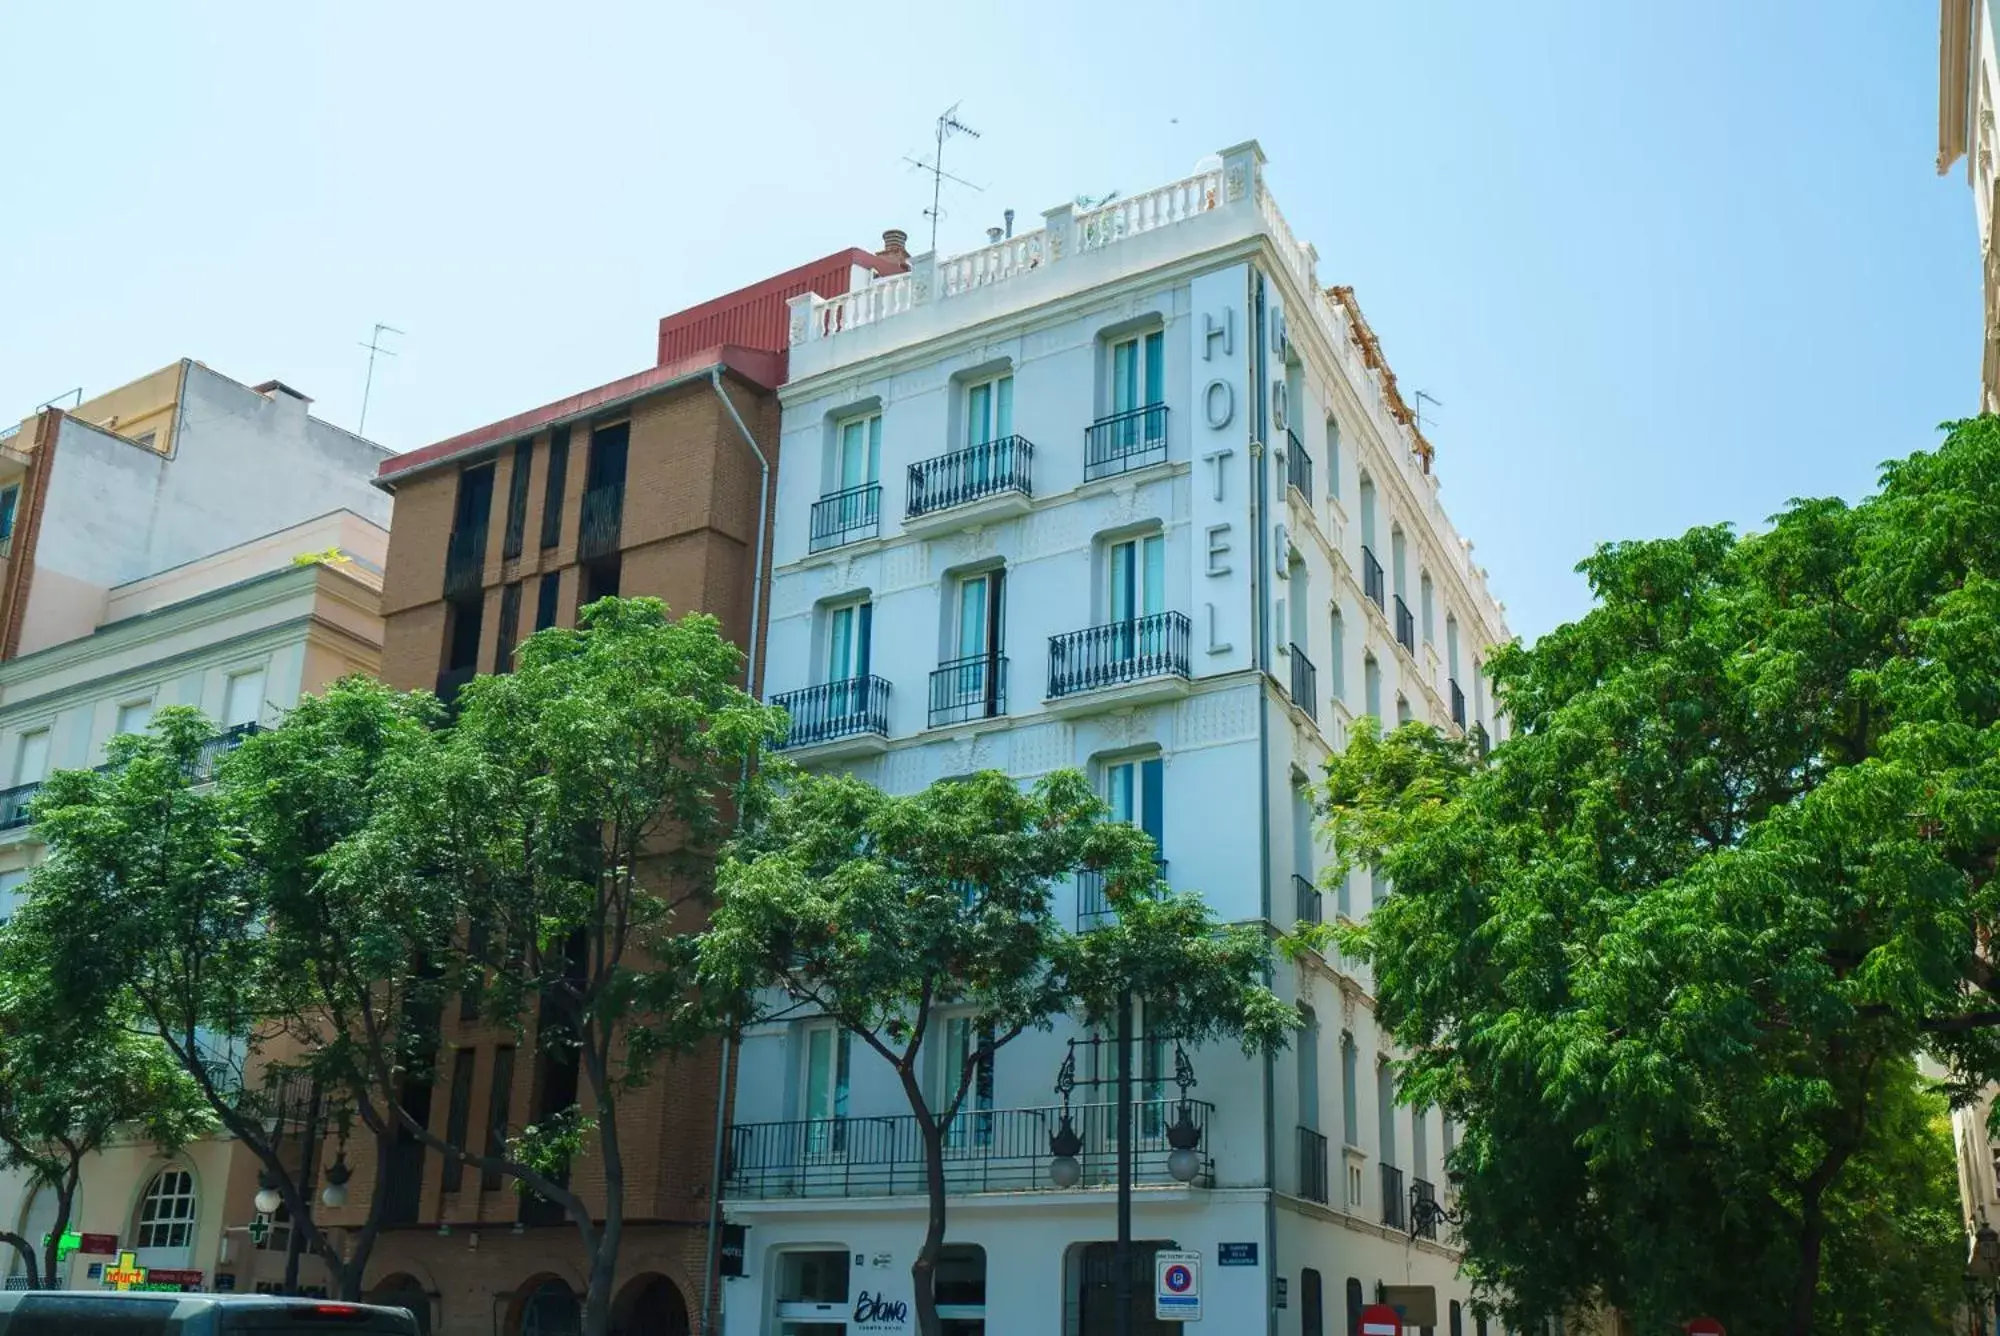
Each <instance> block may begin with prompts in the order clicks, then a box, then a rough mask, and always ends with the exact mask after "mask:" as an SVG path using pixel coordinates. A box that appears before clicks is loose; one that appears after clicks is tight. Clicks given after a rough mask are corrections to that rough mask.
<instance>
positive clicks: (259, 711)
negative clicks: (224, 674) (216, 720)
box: [222, 668, 264, 728]
mask: <svg viewBox="0 0 2000 1336" xmlns="http://www.w3.org/2000/svg"><path fill="white" fill-rule="evenodd" d="M263 713H264V670H263V669H262V668H251V669H248V670H246V671H244V672H240V673H231V674H230V675H229V681H228V683H227V684H226V685H225V686H224V688H223V692H222V723H223V726H224V727H225V728H235V727H237V726H238V725H240V724H254V723H256V722H257V721H258V719H259V718H260V717H262V715H263Z"/></svg>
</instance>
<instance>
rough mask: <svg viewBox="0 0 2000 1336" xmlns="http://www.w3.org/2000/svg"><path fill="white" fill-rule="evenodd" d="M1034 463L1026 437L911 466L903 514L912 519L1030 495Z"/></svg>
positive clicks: (973, 446) (988, 442) (971, 447)
mask: <svg viewBox="0 0 2000 1336" xmlns="http://www.w3.org/2000/svg"><path fill="white" fill-rule="evenodd" d="M1034 460H1035V447H1034V445H1033V444H1032V443H1031V442H1030V441H1029V440H1028V438H1027V437H1025V436H1002V437H1001V438H1000V439H999V440H997V441H986V442H983V443H981V444H979V445H972V446H967V447H966V448H965V449H963V450H954V451H952V452H951V453H950V454H948V455H939V456H937V457H936V458H935V459H926V460H924V461H923V462H921V463H918V464H912V465H910V500H909V505H908V507H907V509H905V511H904V512H903V513H904V514H905V515H906V516H907V517H908V518H910V519H915V518H916V517H917V516H919V515H931V514H935V513H936V512H938V511H940V510H950V509H951V508H952V507H954V506H962V505H965V504H967V503H969V502H972V501H978V500H981V499H983V498H985V497H989V496H999V495H1001V494H1003V493H1006V492H1019V493H1020V494H1021V495H1022V496H1033V495H1034V487H1033V484H1032V480H1031V477H1030V466H1031V465H1033V463H1034Z"/></svg>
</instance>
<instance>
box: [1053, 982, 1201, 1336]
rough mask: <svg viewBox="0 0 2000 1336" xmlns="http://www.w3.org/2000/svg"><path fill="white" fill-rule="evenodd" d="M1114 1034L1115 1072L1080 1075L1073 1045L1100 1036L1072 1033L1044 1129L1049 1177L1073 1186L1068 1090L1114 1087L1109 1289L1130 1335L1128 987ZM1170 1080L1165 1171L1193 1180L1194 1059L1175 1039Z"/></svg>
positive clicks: (1077, 1140)
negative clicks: (1175, 1095)
mask: <svg viewBox="0 0 2000 1336" xmlns="http://www.w3.org/2000/svg"><path fill="white" fill-rule="evenodd" d="M1116 1034H1117V1038H1116V1039H1115V1040H1113V1041H1112V1042H1113V1043H1114V1044H1115V1046H1116V1052H1117V1074H1116V1075H1115V1076H1114V1077H1111V1078H1105V1077H1101V1076H1099V1077H1086V1078H1083V1079H1081V1080H1079V1079H1078V1078H1077V1074H1076V1051H1077V1049H1078V1048H1080V1047H1081V1048H1089V1049H1093V1050H1095V1049H1098V1048H1101V1047H1102V1046H1103V1045H1104V1043H1105V1041H1104V1040H1103V1039H1099V1038H1090V1039H1072V1040H1070V1041H1069V1054H1068V1056H1066V1057H1065V1058H1064V1059H1063V1063H1062V1067H1061V1068H1060V1069H1058V1070H1057V1072H1056V1093H1057V1094H1059V1095H1061V1096H1062V1115H1061V1118H1060V1120H1059V1121H1058V1122H1057V1124H1056V1130H1055V1131H1054V1132H1052V1133H1051V1134H1050V1135H1049V1157H1050V1158H1049V1181H1050V1182H1052V1183H1054V1184H1055V1185H1056V1186H1057V1187H1059V1188H1071V1187H1075V1186H1076V1185H1077V1183H1078V1182H1080V1181H1081V1180H1082V1178H1083V1165H1082V1163H1081V1161H1079V1160H1078V1158H1077V1157H1078V1156H1079V1155H1080V1154H1082V1152H1083V1149H1084V1143H1083V1138H1082V1137H1080V1136H1078V1135H1077V1131H1076V1124H1075V1123H1074V1122H1072V1121H1071V1119H1070V1095H1071V1093H1072V1092H1074V1091H1075V1089H1076V1088H1077V1087H1078V1086H1085V1087H1100V1086H1106V1085H1115V1086H1116V1087H1117V1105H1116V1109H1115V1113H1114V1116H1115V1117H1116V1118H1117V1120H1118V1244H1117V1252H1116V1255H1115V1260H1114V1261H1113V1264H1112V1265H1113V1268H1114V1279H1113V1282H1112V1289H1113V1294H1114V1296H1115V1301H1116V1303H1117V1325H1116V1331H1117V1336H1132V1132H1133V1128H1132V993H1131V990H1130V989H1127V990H1125V991H1124V992H1123V993H1121V994H1120V995H1119V999H1118V1028H1117V1031H1116ZM1174 1084H1175V1085H1177V1086H1179V1087H1180V1100H1179V1102H1178V1105H1177V1107H1176V1110H1175V1114H1174V1121H1173V1123H1172V1124H1171V1125H1170V1126H1169V1127H1168V1128H1167V1132H1166V1137H1167V1145H1168V1146H1169V1147H1171V1150H1170V1151H1169V1153H1168V1155H1167V1172H1168V1174H1170V1175H1172V1177H1173V1178H1174V1180H1175V1181H1176V1182H1180V1183H1192V1182H1193V1181H1194V1180H1195V1178H1196V1177H1198V1176H1199V1175H1200V1173H1201V1152H1200V1150H1199V1147H1200V1145H1201V1129H1200V1128H1198V1127H1196V1126H1195V1125H1194V1114H1193V1108H1192V1106H1191V1105H1190V1104H1189V1102H1188V1091H1189V1090H1191V1089H1193V1088H1194V1086H1195V1076H1194V1064H1193V1063H1191V1062H1189V1061H1188V1056H1187V1052H1186V1050H1184V1049H1183V1048H1182V1047H1181V1046H1180V1042H1179V1041H1178V1040H1176V1041H1175V1042H1174Z"/></svg>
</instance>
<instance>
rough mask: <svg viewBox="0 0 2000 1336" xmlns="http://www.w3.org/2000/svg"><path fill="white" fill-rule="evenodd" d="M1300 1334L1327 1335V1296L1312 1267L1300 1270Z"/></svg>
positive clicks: (1302, 1335) (1306, 1335)
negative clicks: (1322, 1291) (1323, 1292)
mask: <svg viewBox="0 0 2000 1336" xmlns="http://www.w3.org/2000/svg"><path fill="white" fill-rule="evenodd" d="M1299 1336H1326V1296H1325V1295H1324V1294H1322V1293H1321V1286H1320V1278H1319V1272H1317V1271H1315V1270H1313V1269H1312V1268H1311V1267H1307V1268H1306V1269H1305V1270H1303V1271H1301V1272H1299Z"/></svg>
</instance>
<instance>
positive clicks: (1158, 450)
mask: <svg viewBox="0 0 2000 1336" xmlns="http://www.w3.org/2000/svg"><path fill="white" fill-rule="evenodd" d="M1166 462H1167V406H1166V405H1165V404H1149V405H1147V406H1146V407H1144V408H1128V409H1126V410H1125V411H1124V412H1122V413H1113V414H1112V415H1111V416H1110V417H1106V418H1099V419H1097V421H1095V422H1093V423H1091V424H1090V426H1088V427H1087V428H1085V429H1084V433H1083V480H1084V481H1085V482H1092V481H1094V480H1096V479H1098V478H1115V477H1117V476H1118V475H1119V474H1121V473H1130V472H1131V471H1132V470H1133V469H1142V468H1145V467H1146V466H1147V465H1149V464H1164V463H1166Z"/></svg>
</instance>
